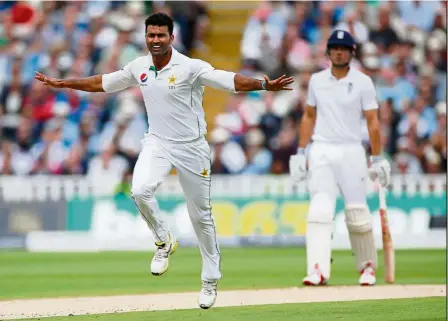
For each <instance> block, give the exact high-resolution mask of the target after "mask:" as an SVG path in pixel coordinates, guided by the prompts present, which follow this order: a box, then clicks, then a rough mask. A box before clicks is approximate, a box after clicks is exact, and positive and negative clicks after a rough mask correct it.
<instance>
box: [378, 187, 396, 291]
mask: <svg viewBox="0 0 448 321" xmlns="http://www.w3.org/2000/svg"><path fill="white" fill-rule="evenodd" d="M378 194H379V199H380V218H381V235H382V239H383V255H384V280H385V281H386V282H387V283H394V281H395V250H394V245H393V243H392V237H391V235H390V229H389V224H388V222H387V204H386V190H385V188H384V187H383V186H381V185H379V190H378Z"/></svg>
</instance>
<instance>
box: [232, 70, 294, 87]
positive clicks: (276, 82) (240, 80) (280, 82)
mask: <svg viewBox="0 0 448 321" xmlns="http://www.w3.org/2000/svg"><path fill="white" fill-rule="evenodd" d="M234 81H235V90H236V91H254V90H268V91H280V90H292V88H291V87H288V85H290V84H292V83H293V82H294V78H292V77H286V75H283V76H281V77H278V78H277V79H273V80H270V79H269V78H268V76H266V75H265V76H264V81H263V80H258V79H254V78H250V77H246V76H243V75H241V74H236V75H235V78H234Z"/></svg>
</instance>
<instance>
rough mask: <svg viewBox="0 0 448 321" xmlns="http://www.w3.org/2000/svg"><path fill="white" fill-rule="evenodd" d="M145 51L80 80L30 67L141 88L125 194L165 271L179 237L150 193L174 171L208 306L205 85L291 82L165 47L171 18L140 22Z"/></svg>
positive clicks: (56, 82) (214, 276) (212, 266)
mask: <svg viewBox="0 0 448 321" xmlns="http://www.w3.org/2000/svg"><path fill="white" fill-rule="evenodd" d="M145 27H146V45H147V47H148V50H149V54H148V55H146V56H143V57H139V58H137V59H135V60H133V61H131V62H130V63H128V64H127V65H126V66H125V67H124V68H123V69H121V70H119V71H116V72H112V73H109V74H103V75H96V76H92V77H88V78H82V79H55V78H48V77H46V76H45V75H43V74H41V73H39V72H36V76H35V78H36V79H37V80H40V81H42V82H44V83H45V84H47V85H49V86H52V87H55V88H72V89H77V90H83V91H88V92H103V91H104V92H107V93H112V92H116V91H119V90H123V89H125V88H128V87H131V86H140V89H141V91H142V94H143V98H144V101H145V106H146V111H147V114H148V122H149V131H148V133H147V134H146V135H145V137H144V139H143V141H142V143H143V149H142V151H141V152H140V155H139V157H138V160H137V163H136V165H135V168H134V174H133V179H132V189H131V191H132V198H133V199H134V201H135V204H136V206H137V207H138V209H139V211H140V213H141V214H142V217H143V218H144V219H145V220H146V222H147V224H148V226H149V228H150V229H151V231H152V232H153V234H154V237H155V239H156V246H157V250H156V252H155V254H154V257H153V259H152V262H151V272H152V274H153V275H162V274H164V273H165V272H166V271H167V270H168V265H169V256H170V255H171V254H172V253H174V251H175V250H176V248H177V245H178V242H177V240H176V238H175V236H174V235H172V234H171V233H170V230H169V227H168V226H167V224H166V223H165V222H164V220H163V217H161V213H160V209H159V206H158V203H157V200H156V198H155V197H154V193H155V192H156V189H157V187H158V186H159V185H160V184H161V183H162V182H163V180H164V179H165V178H166V176H167V175H168V174H169V173H170V171H171V169H172V167H173V166H174V167H175V168H176V169H177V172H178V175H179V181H180V184H181V185H182V188H183V191H184V194H185V198H186V203H187V208H188V213H189V216H190V219H191V222H192V225H193V227H194V230H195V232H196V235H197V237H198V241H199V248H200V251H201V255H202V260H203V263H202V275H201V278H202V289H201V292H200V295H199V306H200V307H201V308H203V309H208V308H210V307H211V306H213V304H214V303H215V300H216V296H217V292H216V288H217V281H218V280H219V279H220V278H221V277H222V276H221V271H220V252H219V247H218V243H217V240H216V231H215V224H214V220H213V217H212V213H211V204H210V165H211V164H210V162H211V161H210V159H211V158H210V148H209V145H208V143H207V141H206V139H205V134H206V123H205V119H204V110H203V108H202V96H203V93H204V86H211V87H213V88H217V89H223V90H227V91H231V92H240V91H253V90H271V91H279V90H291V88H289V87H287V86H288V85H289V84H291V83H292V82H293V81H294V80H293V79H292V78H290V77H286V76H282V77H280V78H277V79H275V80H272V81H271V80H269V79H268V78H267V77H266V76H265V79H264V81H260V80H257V79H252V78H248V77H244V76H242V75H240V74H235V73H233V72H227V71H223V70H216V69H214V68H213V67H212V66H211V65H210V64H208V63H206V62H204V61H201V60H197V59H190V58H188V57H186V56H184V55H182V54H180V53H179V52H178V51H176V50H175V49H174V48H173V47H172V43H173V40H174V36H173V20H172V19H171V18H170V17H169V16H168V15H166V14H163V13H156V14H153V15H151V16H149V17H148V18H147V19H146V21H145Z"/></svg>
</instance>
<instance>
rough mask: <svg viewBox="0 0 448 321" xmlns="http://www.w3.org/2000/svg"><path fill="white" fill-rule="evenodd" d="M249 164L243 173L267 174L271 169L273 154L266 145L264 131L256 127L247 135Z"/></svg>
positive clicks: (246, 143)
mask: <svg viewBox="0 0 448 321" xmlns="http://www.w3.org/2000/svg"><path fill="white" fill-rule="evenodd" d="M244 142H245V147H246V158H247V165H246V167H245V168H244V169H243V171H242V174H258V175H259V174H267V173H269V171H270V169H271V163H272V154H271V152H270V151H269V150H268V149H266V148H265V147H264V144H265V138H264V134H263V132H262V131H261V130H260V129H258V128H254V129H251V130H249V131H248V132H247V133H246V136H245V140H244Z"/></svg>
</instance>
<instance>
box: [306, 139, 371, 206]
mask: <svg viewBox="0 0 448 321" xmlns="http://www.w3.org/2000/svg"><path fill="white" fill-rule="evenodd" d="M308 162H309V164H308V168H309V171H308V173H309V175H308V188H309V191H310V194H311V198H312V197H313V195H315V194H318V193H324V194H326V195H328V196H329V197H330V198H331V199H333V200H334V201H336V198H337V195H338V190H339V191H340V192H341V194H342V197H343V199H344V202H345V206H347V205H353V204H357V205H359V204H364V203H366V192H367V190H366V188H367V186H366V179H367V173H368V172H367V170H368V169H367V158H366V154H365V150H364V147H363V146H362V145H361V144H360V143H359V144H358V143H348V144H347V143H346V144H341V143H340V144H338V143H321V142H314V143H313V144H312V145H311V147H310V150H309V156H308Z"/></svg>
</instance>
